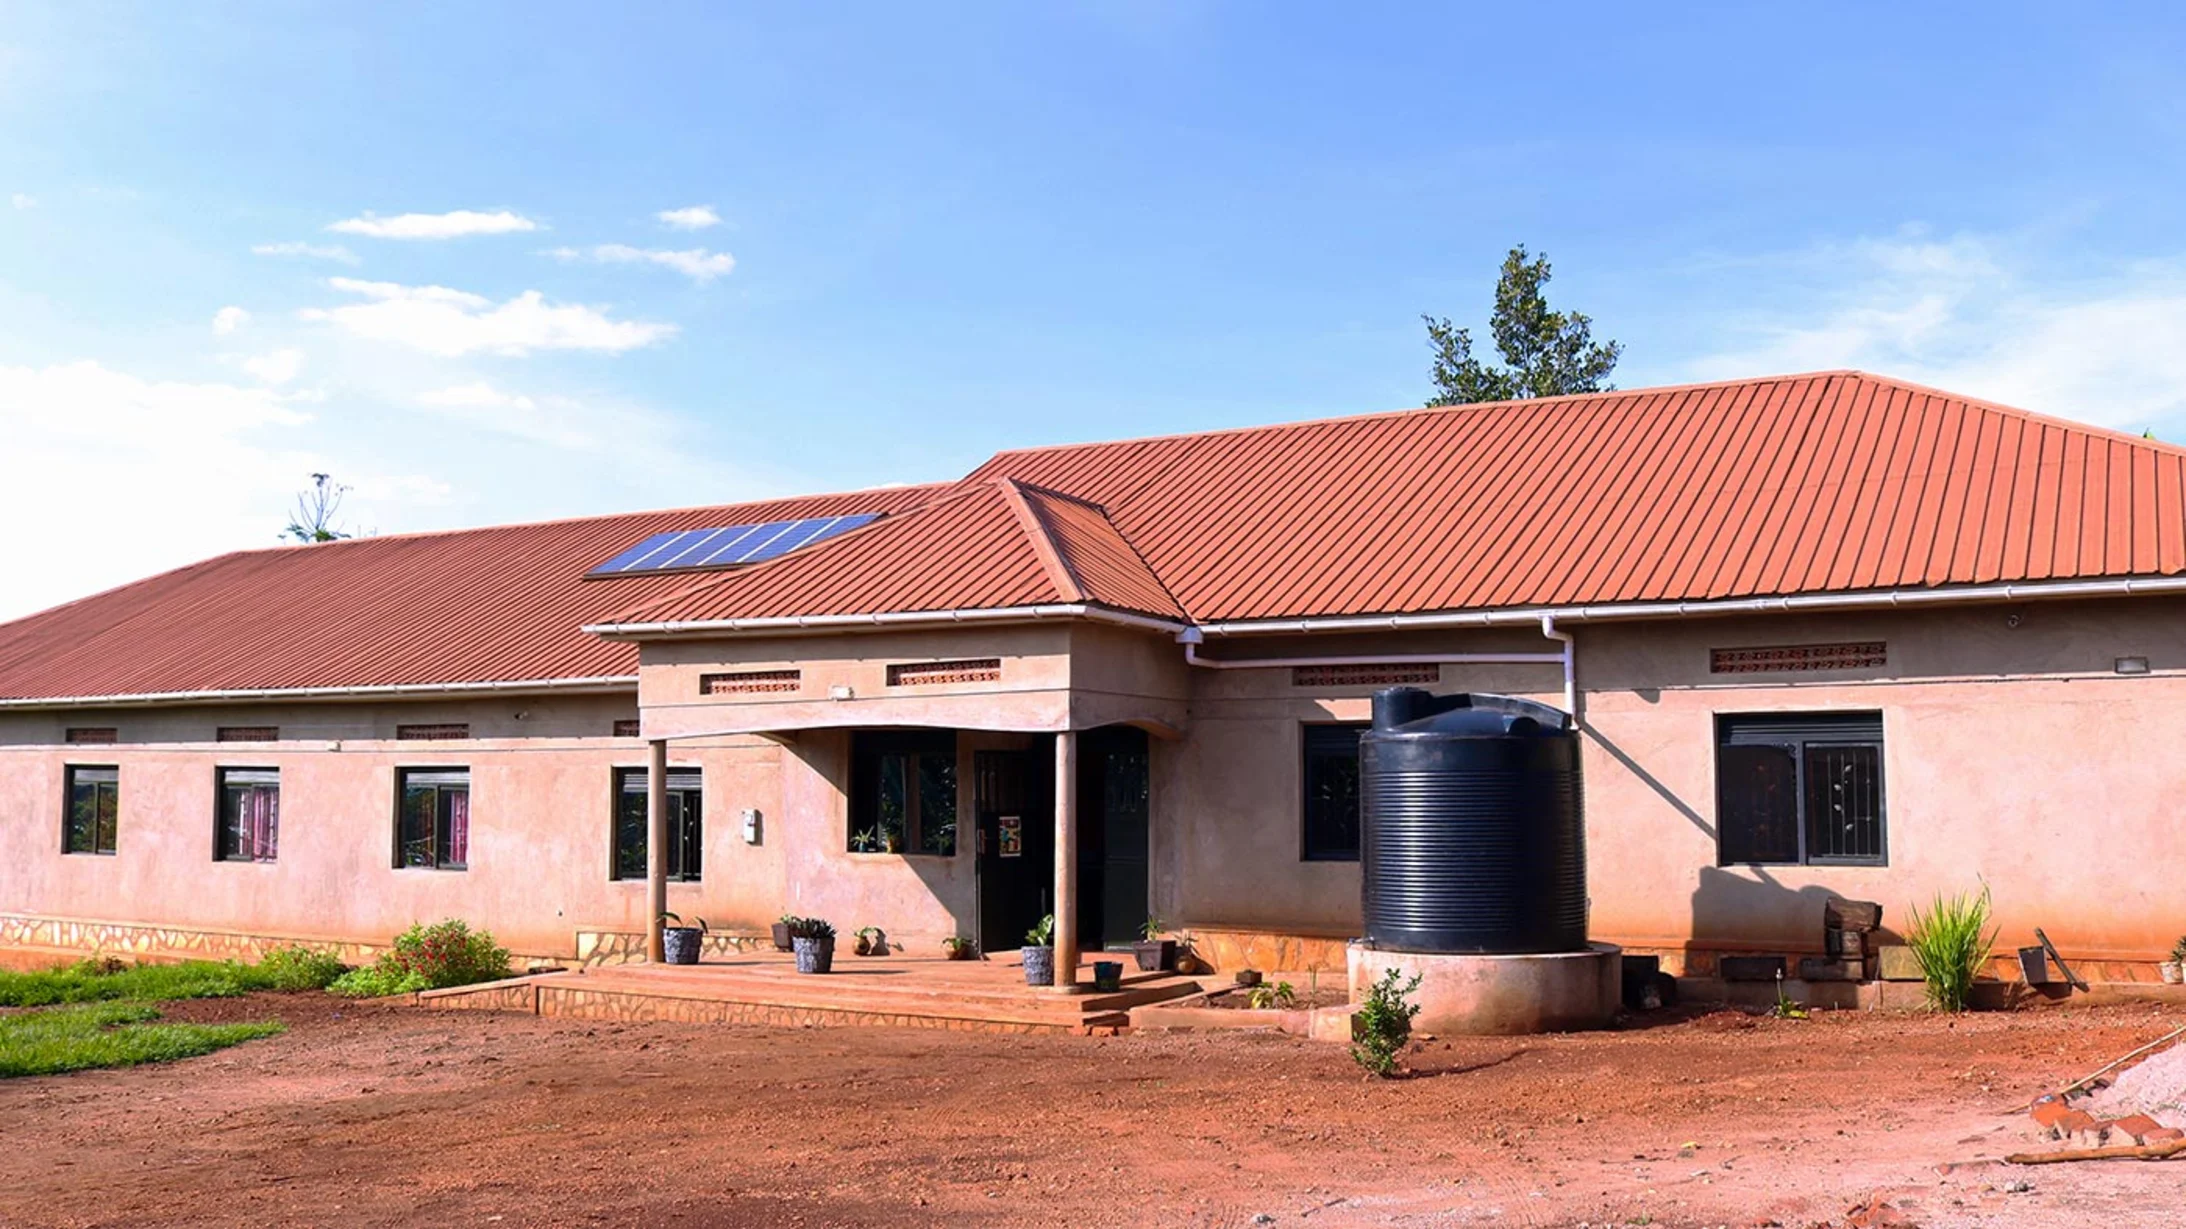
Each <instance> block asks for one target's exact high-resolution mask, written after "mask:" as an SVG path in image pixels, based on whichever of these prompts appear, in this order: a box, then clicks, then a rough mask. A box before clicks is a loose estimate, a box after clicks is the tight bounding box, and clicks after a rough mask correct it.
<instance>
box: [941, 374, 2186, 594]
mask: <svg viewBox="0 0 2186 1229" xmlns="http://www.w3.org/2000/svg"><path fill="white" fill-rule="evenodd" d="M2182 467H2186V452H2182V451H2181V450H2180V449H2178V448H2176V447H2173V446H2170V445H2165V444H2159V443H2155V442H2152V441H2147V440H2141V439H2136V438H2133V437H2130V436H2124V435H2119V434H2116V433H2113V432H2108V431H2103V430H2100V429H2097V428H2093V427H2087V426H2082V425H2079V424H2075V423H2068V422H2062V421H2058V420H2053V419H2046V418H2042V417H2040V416H2037V415H2032V414H2028V413H2026V412H2024V411H2020V410H2013V409H2009V408H2006V407H2002V406H1996V405H1991V404H1988V403H1985V402H1980V401H1975V400H1972V399H1969V398H1965V397H1959V396H1955V395H1952V394H1949V393H1944V392H1939V391H1937V390H1934V389H1928V388H1921V387H1918V386H1915V385H1910V384H1905V383H1902V382H1898V381H1893V380H1888V379H1883V378H1881V377H1877V376H1872V375H1867V374H1865V373H1861V372H1823V373H1818V374H1814V375H1804V376H1785V377H1776V378H1770V379H1761V380H1747V381H1737V382H1731V383H1723V384H1708V385H1694V386H1688V387H1681V388H1667V389H1636V390H1631V391H1627V392H1615V393H1603V394H1593V395H1589V396H1583V397H1565V398H1552V399H1541V400H1534V401H1519V402H1507V403H1500V404H1494V405H1472V406H1452V407H1446V408H1437V409H1428V410H1413V411H1406V412H1401V413H1395V414H1378V415H1366V416H1361V417H1357V418H1346V419H1335V420H1329V421H1323V422H1311V423H1296V424H1287V425H1282V426H1273V427H1259V428H1247V429H1242V430H1235V431H1222V432H1212V433H1208V434H1202V435H1192V436H1177V437H1172V438H1167V439H1157V440H1131V441H1125V442H1121V443H1114V444H1090V445H1073V446H1067V447H1060V448H1035V449H1027V450H1022V451H1016V452H1005V453H1002V454H1000V455H998V456H996V457H995V458H994V459H992V460H990V461H989V462H988V463H987V464H986V465H984V466H982V467H981V468H980V469H979V470H978V471H977V472H976V473H975V474H974V475H973V476H974V477H975V478H992V477H1010V478H1015V479H1018V480H1020V481H1022V482H1026V483H1030V484H1037V485H1039V486H1042V487H1047V488H1052V489H1054V490H1058V491H1062V492H1065V493H1068V494H1072V495H1076V496H1079V497H1080V498H1083V499H1087V500H1090V501H1093V502H1095V503H1098V504H1100V505H1101V506H1102V507H1103V508H1105V509H1106V511H1107V515H1108V519H1109V520H1110V521H1112V522H1113V523H1114V524H1115V526H1116V528H1117V529H1118V530H1119V531H1120V532H1121V533H1122V535H1123V536H1124V537H1125V538H1126V539H1127V540H1128V541H1129V542H1130V543H1131V544H1132V545H1133V546H1134V547H1135V548H1136V549H1137V551H1138V553H1139V554H1140V555H1141V556H1142V557H1143V558H1144V559H1145V561H1146V563H1147V564H1148V565H1149V567H1150V568H1151V570H1152V571H1153V573H1154V574H1155V575H1156V576H1158V577H1159V578H1160V581H1161V583H1162V584H1163V585H1165V586H1166V588H1167V589H1168V590H1169V591H1170V592H1172V593H1174V594H1175V595H1176V597H1177V599H1178V600H1179V601H1180V602H1182V604H1183V606H1184V608H1185V609H1186V610H1187V611H1189V612H1190V613H1191V615H1192V617H1193V618H1194V619H1197V620H1201V621H1213V620H1236V619H1264V618H1288V617H1303V616H1313V615H1338V614H1382V613H1410V612H1420V611H1429V610H1461V609H1483V608H1499V607H1518V606H1533V605H1565V604H1580V603H1587V604H1592V603H1609V602H1633V601H1669V600H1692V599H1708V598H1725V597H1741V596H1761V595H1777V594H1793V593H1810V592H1820V591H1843V590H1857V589H1879V588H1897V587H1934V586H1941V585H1952V584H1973V583H1982V582H1989V581H1998V580H2045V579H2066V578H2087V577H2098V576H2134V575H2177V574H2179V573H2180V572H2181V570H2182V569H2186V511H2182V504H2181V491H2182V489H2186V468H2182Z"/></svg>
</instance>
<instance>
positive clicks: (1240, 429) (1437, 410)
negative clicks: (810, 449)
mask: <svg viewBox="0 0 2186 1229" xmlns="http://www.w3.org/2000/svg"><path fill="white" fill-rule="evenodd" d="M1832 377H1854V378H1865V379H1887V377H1880V376H1876V375H1874V374H1873V373H1871V372H1866V371H1861V370H1859V369H1857V368H1852V367H1833V368H1825V369H1823V370H1819V371H1790V372H1783V373H1780V374H1776V375H1762V376H1737V377H1731V378H1726V379H1721V380H1694V381H1689V382H1687V383H1684V384H1651V385H1647V386H1645V387H1641V388H1605V389H1602V390H1601V391H1599V392H1592V393H1562V394H1558V395H1557V396H1553V397H1518V398H1514V399H1512V400H1508V401H1464V402H1457V403H1454V404H1450V405H1414V406H1402V407H1399V408H1397V409H1392V410H1366V411H1362V412H1360V413H1356V414H1324V415H1321V416H1319V417H1316V418H1295V419H1289V420H1286V421H1282V422H1263V423H1245V424H1241V425H1239V426H1235V427H1211V428H1208V429H1205V430H1201V431H1171V432H1168V433H1166V434H1162V435H1135V436H1128V437H1126V438H1123V439H1108V440H1078V441H1076V442H1073V443H1067V444H1028V445H1026V446H1024V447H1022V448H1004V449H1002V450H1000V451H999V452H995V453H993V454H991V455H989V456H988V458H987V459H986V460H985V461H982V462H980V464H979V467H978V469H975V470H974V471H972V472H974V473H977V472H978V470H981V469H985V468H987V467H988V466H990V465H992V464H994V463H995V462H996V461H997V460H999V459H1000V458H1003V457H1014V456H1023V455H1025V454H1028V453H1037V452H1069V451H1073V450H1075V449H1080V448H1108V447H1115V446H1118V445H1124V444H1158V443H1168V442H1171V441H1178V440H1201V439H1209V438H1215V437H1220V436H1225V435H1242V434H1244V433H1246V432H1249V431H1286V430H1292V429H1299V428H1305V427H1325V426H1331V425H1339V424H1345V423H1354V422H1363V421H1367V420H1370V419H1389V418H1402V417H1405V416H1407V415H1412V414H1449V413H1457V412H1460V411H1465V410H1491V409H1521V408H1525V407H1528V406H1544V405H1567V404H1570V403H1573V402H1589V401H1595V400H1599V399H1602V398H1607V397H1639V396H1652V395H1656V394H1660V393H1682V392H1694V391H1698V390H1701V389H1710V388H1737V387H1740V386H1747V385H1750V386H1753V387H1757V388H1758V387H1762V386H1766V385H1770V384H1782V383H1785V382H1787V381H1792V380H1822V379H1829V378H1832ZM1938 391H1940V390H1938ZM1945 395H1946V396H1953V397H1958V398H1959V399H1960V400H1970V398H1966V397H1964V396H1962V395H1961V394H1956V393H1946V394H1945Z"/></svg>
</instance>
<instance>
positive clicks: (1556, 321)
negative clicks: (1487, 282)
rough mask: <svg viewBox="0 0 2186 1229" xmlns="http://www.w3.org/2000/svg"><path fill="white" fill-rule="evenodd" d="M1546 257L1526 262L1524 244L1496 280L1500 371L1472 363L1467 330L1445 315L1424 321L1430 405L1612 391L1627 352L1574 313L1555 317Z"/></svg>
mask: <svg viewBox="0 0 2186 1229" xmlns="http://www.w3.org/2000/svg"><path fill="white" fill-rule="evenodd" d="M1548 278H1549V271H1548V257H1547V256H1535V257H1533V258H1532V259H1531V260H1528V259H1527V258H1526V249H1525V245H1524V244H1520V245H1519V246H1517V247H1514V248H1512V249H1511V250H1510V255H1508V256H1505V257H1504V258H1503V272H1502V276H1500V277H1498V278H1496V280H1495V314H1494V315H1493V316H1491V317H1490V318H1489V323H1488V327H1489V330H1490V331H1491V332H1493V333H1494V334H1495V348H1496V349H1497V350H1498V351H1501V352H1502V355H1503V361H1504V362H1505V363H1506V364H1508V366H1505V367H1491V366H1489V365H1488V364H1486V363H1483V362H1481V361H1480V360H1479V359H1477V358H1474V357H1473V339H1472V333H1471V331H1470V330H1467V329H1461V328H1457V327H1455V326H1453V325H1451V323H1450V322H1449V319H1448V318H1447V317H1445V318H1442V319H1436V318H1435V317H1433V316H1421V317H1420V319H1421V320H1424V321H1426V322H1427V345H1428V347H1429V348H1430V349H1432V350H1433V351H1434V356H1435V358H1434V381H1435V394H1434V398H1433V399H1432V400H1430V401H1429V402H1428V403H1427V404H1429V405H1467V404H1470V403H1472V402H1476V401H1516V400H1519V399H1522V398H1526V397H1561V396H1565V395H1568V394H1571V393H1598V392H1606V391H1607V390H1609V389H1613V388H1615V387H1616V385H1614V384H1611V383H1609V373H1610V372H1611V371H1614V370H1615V369H1616V366H1617V357H1618V356H1619V355H1621V354H1623V353H1624V347H1623V346H1620V345H1618V344H1617V343H1616V342H1613V341H1605V342H1600V343H1597V342H1595V340H1594V337H1593V325H1594V322H1593V321H1592V320H1590V319H1588V318H1587V317H1586V316H1584V315H1581V314H1580V313H1578V312H1552V311H1550V310H1549V309H1548V301H1547V300H1546V299H1544V298H1542V297H1541V287H1542V286H1544V285H1546V284H1547V283H1548Z"/></svg>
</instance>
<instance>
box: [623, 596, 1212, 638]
mask: <svg viewBox="0 0 2186 1229" xmlns="http://www.w3.org/2000/svg"><path fill="white" fill-rule="evenodd" d="M1041 619H1090V620H1092V621H1094V622H1096V623H1113V624H1116V625H1118V626H1121V627H1135V628H1140V629H1142V630H1145V631H1158V632H1184V631H1188V630H1190V625H1189V624H1187V623H1183V622H1180V621H1178V620H1175V619H1156V618H1153V617H1151V616H1148V615H1137V614H1130V613H1127V612H1125V611H1121V610H1110V609H1109V608H1107V607H1106V606H1093V605H1089V604H1087V603H1084V602H1066V603H1053V604H1049V605H1042V606H999V607H994V608H991V609H975V610H909V611H893V612H887V613H882V614H859V615H787V616H783V617H780V618H770V619H692V620H689V621H685V622H676V621H670V622H666V623H588V624H586V625H585V626H584V628H583V629H582V630H584V631H587V632H590V633H591V634H593V635H595V636H606V637H616V636H695V635H706V634H709V633H711V634H720V633H728V632H798V631H844V630H851V629H856V628H871V627H928V626H945V625H949V624H958V623H1025V622H1031V621H1035V620H1041Z"/></svg>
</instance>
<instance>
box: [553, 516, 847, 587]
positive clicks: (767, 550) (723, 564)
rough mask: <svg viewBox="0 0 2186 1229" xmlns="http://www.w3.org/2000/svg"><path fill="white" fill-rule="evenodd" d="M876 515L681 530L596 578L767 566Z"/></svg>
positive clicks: (604, 567)
mask: <svg viewBox="0 0 2186 1229" xmlns="http://www.w3.org/2000/svg"><path fill="white" fill-rule="evenodd" d="M879 517H880V514H879V513H878V512H860V513H858V514H856V515H854V516H821V517H812V518H810V519H807V520H799V521H767V522H765V523H763V524H758V525H724V526H722V527H720V528H718V529H677V530H672V531H670V532H668V533H656V534H654V535H653V536H652V537H649V538H647V539H645V540H644V541H642V542H639V543H638V544H637V545H635V546H633V547H631V548H630V549H628V550H626V551H624V552H622V553H621V554H619V555H616V556H615V557H614V558H612V559H609V560H608V561H607V562H605V563H602V564H601V565H599V566H598V567H596V568H593V569H592V571H591V572H590V573H588V575H592V576H633V575H638V574H641V573H645V572H682V571H689V570H692V569H695V568H733V567H740V566H742V565H744V564H748V563H764V562H766V561H767V560H769V559H773V558H777V557H779V556H782V555H786V554H788V553H789V552H791V551H793V550H797V549H798V548H800V547H806V546H810V545H812V544H813V543H815V542H825V541H826V540H827V539H829V538H832V537H834V536H835V535H837V534H841V533H848V532H850V531H851V530H853V529H856V528H857V527H858V526H860V525H866V524H870V523H872V522H873V521H875V520H877V519H879Z"/></svg>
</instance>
